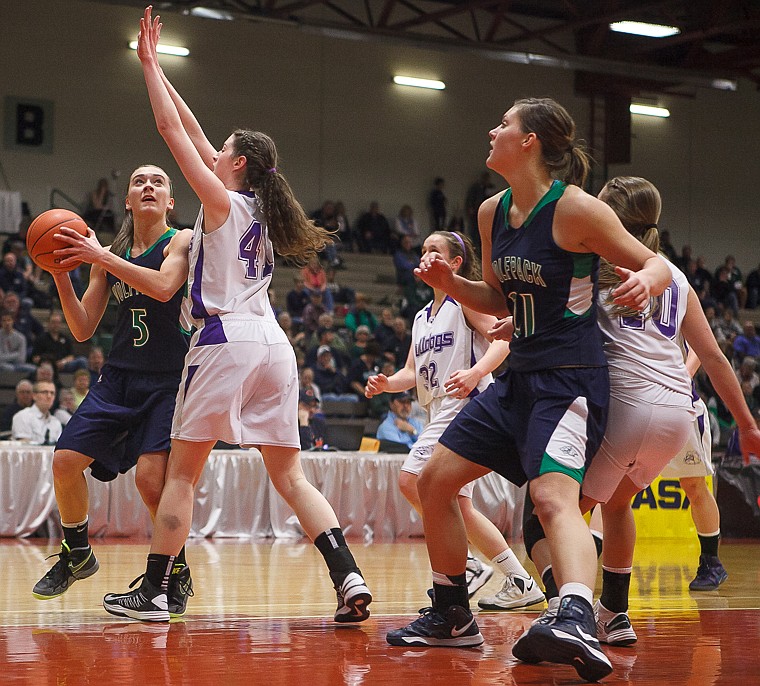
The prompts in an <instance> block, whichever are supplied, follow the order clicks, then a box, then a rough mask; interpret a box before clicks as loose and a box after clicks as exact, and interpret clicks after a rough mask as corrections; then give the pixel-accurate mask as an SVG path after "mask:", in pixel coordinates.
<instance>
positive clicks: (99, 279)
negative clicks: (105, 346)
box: [53, 265, 108, 343]
mask: <svg viewBox="0 0 760 686" xmlns="http://www.w3.org/2000/svg"><path fill="white" fill-rule="evenodd" d="M53 280H54V281H55V286H56V289H57V290H58V297H59V299H60V301H61V309H62V310H63V316H64V317H66V323H67V324H68V326H69V331H71V334H72V335H73V336H74V338H76V339H77V340H78V341H79V342H80V343H81V342H82V341H86V340H87V339H88V338H91V337H92V334H94V333H95V329H97V328H98V324H100V320H101V319H102V318H103V313H104V312H105V311H106V306H107V305H108V281H106V273H105V272H104V271H103V269H102V268H101V267H99V266H98V265H93V266H92V269H90V283H89V285H88V286H87V290H86V291H85V293H84V295H83V296H82V300H81V301H80V300H79V298H77V294H76V293H75V292H74V287H73V286H72V285H71V277H70V276H69V274H68V273H67V272H53Z"/></svg>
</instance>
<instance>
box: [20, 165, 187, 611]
mask: <svg viewBox="0 0 760 686" xmlns="http://www.w3.org/2000/svg"><path fill="white" fill-rule="evenodd" d="M125 206H126V216H125V219H124V223H123V225H122V227H121V230H120V231H119V233H118V234H117V235H116V237H115V239H114V241H113V245H111V246H110V249H109V248H104V247H102V246H101V245H100V244H99V243H98V241H97V239H96V238H95V234H94V232H93V231H92V230H91V229H90V230H89V231H88V235H87V236H81V235H80V234H78V233H77V232H76V231H74V230H72V229H68V228H61V229H59V232H58V238H60V239H61V240H62V241H64V242H66V243H68V244H69V245H70V246H71V247H68V248H65V249H62V250H58V251H57V252H56V255H59V256H61V257H63V258H65V259H63V260H62V261H61V263H60V265H61V268H62V269H65V268H66V267H67V266H69V265H70V264H72V263H76V262H79V261H83V262H87V263H91V264H92V268H91V270H90V282H89V285H88V287H87V290H86V292H85V293H84V295H83V296H82V300H81V301H80V300H79V299H78V298H77V296H76V293H75V292H74V288H73V286H72V283H71V279H70V277H69V275H68V273H66V272H63V271H61V272H54V273H53V278H54V280H55V285H56V287H57V289H58V295H59V297H60V300H61V307H62V309H63V312H64V314H65V316H66V321H67V323H68V325H69V328H70V329H71V332H72V333H73V334H74V336H75V338H76V339H77V340H79V341H84V340H87V339H88V338H90V337H91V336H92V334H93V333H94V332H95V329H96V328H97V326H98V324H99V323H100V320H101V318H102V317H103V313H104V312H105V309H106V306H107V304H108V298H109V294H111V293H113V295H114V298H115V299H116V301H117V303H118V305H117V315H116V327H115V331H114V337H113V346H112V348H111V352H110V354H109V356H108V361H107V363H106V364H105V366H104V367H103V369H102V371H101V375H100V378H99V379H98V382H97V383H96V384H94V385H93V386H92V387H91V388H90V392H89V393H88V394H87V396H86V397H85V399H84V400H83V401H82V404H81V405H80V407H79V409H78V410H77V412H76V413H75V414H74V415H73V416H72V418H71V420H70V421H69V423H68V424H67V425H66V427H65V428H64V430H63V434H62V435H61V437H60V439H58V443H57V446H56V450H55V454H54V456H53V483H54V486H55V495H56V500H57V501H58V509H59V511H60V514H61V524H62V526H63V536H64V537H63V541H62V543H61V552H60V553H59V559H58V562H56V563H55V565H53V567H52V569H50V571H49V572H48V573H47V574H46V575H45V576H44V577H43V578H42V579H40V581H39V582H38V583H37V585H36V586H35V587H34V590H33V594H34V596H35V598H38V599H40V600H48V599H50V598H55V597H57V596H59V595H61V594H62V593H64V592H65V591H66V590H67V589H68V588H69V587H70V586H71V584H72V583H74V581H76V580H77V579H85V578H87V577H89V576H92V575H93V574H94V573H95V572H97V571H98V561H97V559H96V558H95V555H94V553H93V551H92V548H91V547H90V543H89V539H88V525H87V524H88V520H87V514H88V509H89V497H88V489H87V481H86V480H85V476H84V471H85V469H87V468H88V467H89V468H90V471H91V472H92V475H93V476H94V477H95V478H96V479H99V480H101V481H109V480H111V479H114V478H116V476H117V475H118V474H119V473H124V472H126V471H128V470H129V469H131V468H132V467H134V466H135V465H137V468H136V470H135V483H136V485H137V489H138V491H139V492H140V496H141V497H142V499H143V502H144V503H145V505H146V507H147V508H148V510H149V511H150V513H151V517H153V518H155V514H156V510H157V509H158V502H159V499H160V497H161V490H162V488H163V485H164V474H165V471H166V462H167V457H168V455H169V445H170V440H169V435H170V431H171V420H172V415H173V413H174V402H175V398H176V395H177V388H178V387H179V381H180V376H181V373H182V367H183V363H184V358H185V354H186V353H187V347H188V339H187V336H186V335H185V334H184V333H183V332H182V330H181V329H180V325H179V315H180V308H181V304H182V298H183V293H184V288H185V283H186V281H187V273H188V259H187V251H188V247H189V244H190V237H191V231H189V230H187V231H177V230H176V229H170V228H168V227H167V223H166V215H167V213H168V211H169V210H170V209H171V208H172V207H173V206H174V199H173V198H172V192H171V182H170V180H169V177H168V176H167V174H166V172H165V171H163V170H162V169H160V168H159V167H156V166H153V165H143V166H141V167H138V168H137V169H135V171H134V172H133V173H132V175H131V177H130V179H129V188H128V190H127V198H126V204H125ZM172 572H173V574H172V582H171V584H170V588H169V603H168V611H169V612H170V613H171V614H172V615H175V616H178V615H181V614H183V613H184V611H185V606H186V603H187V595H188V593H189V592H191V580H190V570H189V568H188V567H187V566H186V563H185V557H184V550H183V551H182V554H181V555H179V556H178V557H177V560H176V561H175V565H174V566H173V568H172Z"/></svg>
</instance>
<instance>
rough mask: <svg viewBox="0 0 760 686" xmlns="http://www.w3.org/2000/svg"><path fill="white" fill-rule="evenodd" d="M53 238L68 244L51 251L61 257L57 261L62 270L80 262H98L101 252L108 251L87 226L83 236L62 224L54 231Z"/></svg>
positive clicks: (71, 267)
mask: <svg viewBox="0 0 760 686" xmlns="http://www.w3.org/2000/svg"><path fill="white" fill-rule="evenodd" d="M55 238H57V239H58V240H59V241H61V242H62V243H66V244H67V245H68V246H69V247H67V248H59V249H58V250H54V251H53V255H55V256H56V257H61V258H63V259H61V261H60V262H59V265H60V267H61V269H62V270H66V271H67V270H68V269H73V268H74V267H76V266H77V265H78V264H79V263H80V262H86V263H87V264H98V262H99V261H100V260H101V259H102V256H103V254H104V253H107V252H108V251H107V250H106V249H105V248H104V247H103V246H102V245H101V244H100V241H98V239H97V237H96V236H95V232H94V231H93V230H92V229H91V228H89V227H87V235H86V236H83V235H82V234H81V233H79V232H78V231H74V229H70V228H69V227H67V226H62V227H61V228H60V229H58V231H57V232H56V234H55Z"/></svg>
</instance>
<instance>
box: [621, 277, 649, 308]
mask: <svg viewBox="0 0 760 686" xmlns="http://www.w3.org/2000/svg"><path fill="white" fill-rule="evenodd" d="M615 273H616V274H617V275H618V276H619V277H620V278H621V279H622V283H621V284H620V285H619V286H618V287H617V288H616V289H615V290H614V291H612V301H613V302H614V303H615V304H616V305H621V306H622V307H630V308H632V309H634V310H639V311H642V310H644V309H646V307H647V305H648V304H649V299H650V297H651V295H650V292H651V284H650V283H649V280H648V278H647V276H646V275H645V274H644V273H643V272H641V271H639V272H633V271H631V270H630V269H626V268H625V267H615Z"/></svg>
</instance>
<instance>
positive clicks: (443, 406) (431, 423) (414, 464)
mask: <svg viewBox="0 0 760 686" xmlns="http://www.w3.org/2000/svg"><path fill="white" fill-rule="evenodd" d="M468 402H469V399H468V398H462V399H459V398H452V397H451V396H442V397H438V398H433V400H432V402H431V403H430V405H428V406H427V414H428V421H427V424H425V428H424V429H423V430H422V433H421V434H420V435H419V437H418V438H417V440H416V441H415V443H414V445H413V446H412V449H411V451H410V452H409V455H408V457H407V458H406V460H404V464H403V465H401V471H403V472H409V473H410V474H416V475H418V476H419V474H420V472H421V471H422V468H423V467H424V466H425V463H426V462H427V461H428V460H429V459H430V456H431V455H432V454H433V448H435V445H436V443H438V439H439V438H440V437H441V434H442V433H443V432H444V429H446V427H447V426H448V425H449V424H451V422H452V420H453V419H454V417H456V416H457V414H459V411H460V410H461V409H462V408H463V407H464V406H465V405H466V404H467V403H468ZM474 488H475V482H474V481H471V482H470V483H468V484H466V485H465V486H463V487H462V490H460V491H459V495H461V496H464V497H465V498H472V491H473V489H474Z"/></svg>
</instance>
